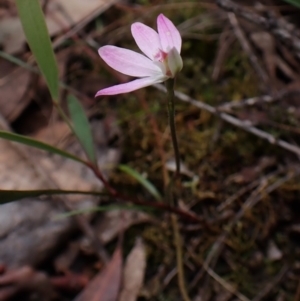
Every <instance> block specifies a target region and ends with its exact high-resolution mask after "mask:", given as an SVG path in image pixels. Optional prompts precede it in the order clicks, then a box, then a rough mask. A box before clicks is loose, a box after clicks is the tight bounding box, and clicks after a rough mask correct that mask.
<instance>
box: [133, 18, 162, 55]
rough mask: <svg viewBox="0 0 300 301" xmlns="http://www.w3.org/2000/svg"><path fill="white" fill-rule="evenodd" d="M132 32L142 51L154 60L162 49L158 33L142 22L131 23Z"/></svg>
mask: <svg viewBox="0 0 300 301" xmlns="http://www.w3.org/2000/svg"><path fill="white" fill-rule="evenodd" d="M131 33H132V36H133V38H134V40H135V42H136V44H137V45H138V46H139V48H140V49H141V51H143V52H144V53H145V54H146V55H147V56H148V57H149V58H150V59H151V60H153V59H154V58H155V55H156V54H157V53H158V52H159V50H160V49H161V45H160V40H159V36H158V33H157V32H156V31H155V30H154V29H152V28H150V27H149V26H147V25H144V24H142V23H140V22H136V23H133V24H132V25H131Z"/></svg>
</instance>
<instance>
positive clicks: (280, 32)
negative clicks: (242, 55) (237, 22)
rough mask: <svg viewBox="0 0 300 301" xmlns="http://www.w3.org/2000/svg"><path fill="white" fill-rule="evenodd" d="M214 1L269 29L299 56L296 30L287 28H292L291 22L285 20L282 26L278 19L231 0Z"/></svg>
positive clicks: (298, 39)
mask: <svg viewBox="0 0 300 301" xmlns="http://www.w3.org/2000/svg"><path fill="white" fill-rule="evenodd" d="M216 3H217V4H218V5H219V6H220V7H222V8H223V9H225V10H227V11H230V12H233V13H235V14H237V15H238V16H241V17H243V18H245V19H246V20H248V21H250V22H252V23H255V24H257V25H260V26H262V27H264V28H265V29H268V30H270V32H271V33H272V34H273V35H274V36H276V37H277V38H278V39H280V40H281V41H282V42H283V43H284V44H286V45H287V46H288V47H292V48H293V49H294V51H295V54H296V55H297V57H298V58H300V37H299V34H298V32H295V30H289V28H293V26H291V24H288V23H287V22H286V21H285V22H284V26H282V22H278V20H276V19H274V18H270V17H269V18H265V17H262V16H260V15H258V14H256V13H253V12H252V11H251V10H249V9H247V8H245V7H244V6H242V5H239V4H236V3H234V2H232V1H231V0H216Z"/></svg>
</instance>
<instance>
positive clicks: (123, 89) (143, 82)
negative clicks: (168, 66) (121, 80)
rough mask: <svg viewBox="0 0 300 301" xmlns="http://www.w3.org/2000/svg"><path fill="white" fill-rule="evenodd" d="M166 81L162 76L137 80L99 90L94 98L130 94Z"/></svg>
mask: <svg viewBox="0 0 300 301" xmlns="http://www.w3.org/2000/svg"><path fill="white" fill-rule="evenodd" d="M166 79H167V78H166V77H164V76H158V77H145V78H139V79H136V80H133V81H131V82H129V83H125V84H120V85H116V86H112V87H109V88H105V89H102V90H99V91H98V92H97V94H96V97H97V96H101V95H117V94H122V93H128V92H132V91H135V90H138V89H141V88H144V87H148V86H151V85H154V84H157V83H161V82H163V81H165V80H166Z"/></svg>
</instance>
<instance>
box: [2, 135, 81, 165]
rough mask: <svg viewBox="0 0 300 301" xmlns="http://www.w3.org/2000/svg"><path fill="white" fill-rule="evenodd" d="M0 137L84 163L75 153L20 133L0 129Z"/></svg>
mask: <svg viewBox="0 0 300 301" xmlns="http://www.w3.org/2000/svg"><path fill="white" fill-rule="evenodd" d="M0 138H2V139H6V140H10V141H14V142H18V143H21V144H25V145H28V146H32V147H35V148H38V149H41V150H44V151H47V152H50V153H53V154H57V155H60V156H62V157H65V158H69V159H72V160H74V161H77V162H80V163H83V164H85V162H84V160H82V159H80V158H78V157H76V156H75V155H73V154H71V153H68V152H66V151H63V150H61V149H59V148H56V147H54V146H52V145H50V144H47V143H44V142H41V141H38V140H35V139H32V138H29V137H25V136H22V135H18V134H14V133H10V132H6V131H0Z"/></svg>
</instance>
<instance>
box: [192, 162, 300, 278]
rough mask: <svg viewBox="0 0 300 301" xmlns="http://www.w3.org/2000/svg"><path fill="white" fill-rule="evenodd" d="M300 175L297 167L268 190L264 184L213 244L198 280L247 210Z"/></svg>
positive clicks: (215, 257) (216, 256)
mask: <svg viewBox="0 0 300 301" xmlns="http://www.w3.org/2000/svg"><path fill="white" fill-rule="evenodd" d="M299 174H300V168H299V167H297V168H296V169H295V170H291V171H290V172H288V174H287V175H286V176H285V177H283V178H281V179H279V180H277V181H276V182H275V183H273V184H272V185H270V186H268V187H267V188H265V185H266V184H265V183H262V184H261V185H260V186H259V187H258V188H257V189H256V190H255V191H254V192H253V193H252V194H251V196H250V197H249V198H248V199H247V200H246V202H245V203H244V205H243V207H242V208H241V209H240V210H239V211H238V213H237V214H236V216H235V218H234V219H233V220H232V221H231V222H230V223H229V224H228V226H227V227H226V229H227V230H226V232H223V233H222V234H221V235H220V236H219V237H218V238H217V240H216V241H215V243H214V244H213V246H212V248H211V251H210V252H209V254H208V256H207V257H206V260H205V262H204V263H203V269H202V270H201V271H200V273H199V274H198V275H197V279H200V278H201V276H202V275H203V271H204V270H207V268H208V267H209V266H210V265H211V262H212V261H213V260H214V262H216V260H217V258H218V257H219V255H220V254H221V252H222V249H223V247H224V244H225V241H226V239H227V237H228V235H229V234H230V231H231V229H232V228H233V226H234V225H235V224H236V223H237V222H238V221H239V220H240V219H241V218H242V217H243V216H244V214H245V213H246V211H247V210H249V209H250V208H252V207H253V206H255V205H256V204H257V203H258V202H259V201H260V200H261V199H262V197H263V196H265V195H268V194H270V193H271V192H273V191H274V190H276V189H277V188H278V187H280V186H281V185H282V184H284V183H285V182H287V181H289V180H291V179H292V178H294V177H295V176H297V175H299ZM262 190H263V191H264V193H263V194H262V193H261V191H262Z"/></svg>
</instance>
